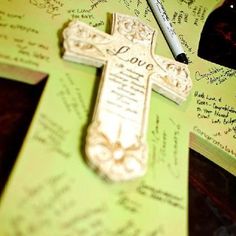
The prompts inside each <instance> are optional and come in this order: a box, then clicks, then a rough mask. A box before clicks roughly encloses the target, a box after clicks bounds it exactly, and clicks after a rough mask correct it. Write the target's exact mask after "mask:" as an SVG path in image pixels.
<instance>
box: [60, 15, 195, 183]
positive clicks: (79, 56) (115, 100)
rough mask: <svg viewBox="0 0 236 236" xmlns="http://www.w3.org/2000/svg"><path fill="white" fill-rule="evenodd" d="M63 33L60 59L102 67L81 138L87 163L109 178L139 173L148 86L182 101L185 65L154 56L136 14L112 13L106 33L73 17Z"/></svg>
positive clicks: (150, 33)
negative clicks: (98, 85)
mask: <svg viewBox="0 0 236 236" xmlns="http://www.w3.org/2000/svg"><path fill="white" fill-rule="evenodd" d="M63 37H64V48H65V52H64V55H63V58H64V59H66V60H70V61H74V62H79V63H84V64H88V65H92V66H95V67H101V66H104V68H103V73H102V78H101V82H100V87H99V91H98V96H97V102H96V106H95V110H94V115H93V120H92V122H91V124H90V126H89V129H88V133H87V138H86V147H85V150H86V155H87V159H88V162H89V163H90V165H91V166H92V167H93V168H95V169H96V170H97V171H98V172H99V173H100V174H101V175H103V176H105V177H107V178H108V179H110V180H112V181H124V180H129V179H133V178H136V177H138V176H142V175H143V174H144V173H145V171H146V169H147V159H148V155H147V144H146V141H145V139H146V138H145V136H146V128H147V116H148V112H149V107H150V96H151V88H152V89H154V90H155V91H157V92H158V93H160V94H162V95H164V96H166V97H168V98H170V99H171V100H173V101H175V102H176V103H181V102H182V101H184V100H185V99H186V97H187V95H188V94H189V92H190V89H191V86H192V83H191V79H190V76H189V70H188V67H187V65H185V64H182V63H179V62H176V61H174V60H171V59H167V58H164V57H161V56H157V55H154V46H155V44H156V32H155V31H154V30H153V29H152V28H150V27H149V26H147V25H146V24H144V23H142V22H140V21H139V20H138V19H137V18H136V17H131V16H126V15H122V14H116V13H115V14H113V24H112V33H111V35H109V34H107V33H104V32H101V31H99V30H97V29H95V28H93V27H91V26H89V25H87V24H84V23H82V22H80V21H72V22H71V23H70V24H69V26H68V27H67V28H66V29H65V30H64V32H63Z"/></svg>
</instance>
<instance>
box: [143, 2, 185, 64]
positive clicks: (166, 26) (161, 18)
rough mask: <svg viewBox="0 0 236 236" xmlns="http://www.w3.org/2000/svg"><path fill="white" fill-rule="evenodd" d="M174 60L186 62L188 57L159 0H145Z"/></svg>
mask: <svg viewBox="0 0 236 236" xmlns="http://www.w3.org/2000/svg"><path fill="white" fill-rule="evenodd" d="M147 1H148V3H149V6H150V7H151V10H152V12H153V15H154V16H155V18H156V20H157V23H158V24H159V26H160V28H161V30H162V32H163V34H164V36H165V38H166V41H167V43H168V45H169V47H170V49H171V51H172V53H173V55H174V57H175V60H176V61H179V62H182V63H185V64H188V58H187V56H186V54H185V52H184V50H183V48H182V45H181V43H180V41H179V38H178V36H177V35H176V33H175V30H174V28H173V26H172V24H171V22H170V21H169V17H168V16H167V14H166V11H165V9H164V7H163V5H162V3H161V1H160V0H147Z"/></svg>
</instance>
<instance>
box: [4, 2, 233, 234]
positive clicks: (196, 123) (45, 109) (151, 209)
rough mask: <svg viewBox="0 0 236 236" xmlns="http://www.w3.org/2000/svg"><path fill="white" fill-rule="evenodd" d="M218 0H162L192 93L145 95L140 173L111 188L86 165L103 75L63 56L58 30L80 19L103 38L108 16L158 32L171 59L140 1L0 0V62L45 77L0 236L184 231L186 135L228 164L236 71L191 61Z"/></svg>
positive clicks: (160, 49)
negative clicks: (145, 155)
mask: <svg viewBox="0 0 236 236" xmlns="http://www.w3.org/2000/svg"><path fill="white" fill-rule="evenodd" d="M218 3H219V1H211V2H209V1H208V2H206V1H204V0H194V1H182V0H178V1H177V0H175V1H172V2H171V3H167V1H163V4H164V6H165V7H166V10H167V13H168V15H169V18H170V19H171V21H172V23H173V25H174V27H175V29H176V32H177V34H178V35H179V37H180V40H181V43H182V44H183V46H184V49H185V51H186V52H187V54H188V56H189V61H190V65H189V69H190V73H191V77H192V78H193V83H194V84H193V91H192V94H191V97H190V98H189V99H188V100H187V101H186V102H185V103H184V104H183V105H180V106H177V105H176V104H174V103H173V102H171V101H169V100H167V99H166V98H164V97H162V96H161V95H159V94H156V93H152V96H151V105H150V114H149V120H148V132H147V136H148V146H149V161H148V172H147V174H146V175H145V176H144V177H142V178H139V179H137V180H135V181H130V182H128V183H119V184H111V183H107V182H105V181H104V180H102V179H101V178H98V177H97V175H96V174H95V173H94V172H93V171H91V170H90V168H88V166H87V164H86V162H85V161H84V157H85V156H84V155H85V154H84V137H85V131H86V128H87V125H88V123H89V121H90V120H91V113H92V110H93V108H94V104H95V96H96V94H97V87H98V86H97V85H98V82H99V81H98V79H99V77H100V73H101V71H100V70H96V69H95V68H90V67H88V66H83V65H78V64H73V63H70V62H66V61H64V60H62V58H61V55H62V53H63V52H62V45H61V43H62V31H63V29H64V28H65V27H66V25H67V24H68V22H69V21H70V20H72V19H79V20H81V21H83V22H85V23H87V24H89V25H91V26H93V27H96V28H97V29H99V30H101V31H105V32H106V31H108V25H109V14H110V13H112V12H113V11H114V10H115V11H117V12H120V13H122V14H128V15H133V16H138V17H140V19H142V20H143V21H144V22H146V23H148V24H149V25H150V26H152V27H153V28H155V29H157V31H158V32H159V34H158V36H157V45H158V47H156V54H158V55H161V56H165V57H169V58H172V55H171V53H170V50H169V48H168V46H167V43H166V42H165V40H164V37H163V36H162V34H161V32H160V30H159V28H158V25H157V23H156V22H155V20H154V18H153V16H152V14H151V12H150V9H149V7H148V6H147V3H146V1H144V0H142V1H140V0H138V1H133V0H132V1H131V0H118V1H114V0H112V1H100V0H99V1H98V0H87V1H81V2H80V3H79V4H78V1H76V0H71V1H65V0H47V1H46V0H21V1H19V0H2V3H1V9H0V45H1V46H0V62H1V63H4V64H9V65H14V66H19V67H21V68H24V67H25V68H29V69H32V70H35V71H40V72H43V73H45V74H48V80H47V84H46V86H45V90H44V91H43V95H42V98H41V100H40V102H39V105H38V108H37V110H36V114H35V116H34V118H33V121H32V124H31V126H30V129H29V132H28V134H27V136H26V138H25V141H24V144H23V147H22V149H21V151H20V153H19V156H18V159H17V162H16V164H15V167H14V169H13V171H12V174H11V176H10V179H9V182H8V183H7V186H6V189H5V191H4V193H3V195H2V197H1V205H0V235H1V236H15V235H21V236H26V235H37V236H39V235H45V236H47V235H49V236H51V235H61V236H76V235H80V236H83V235H84V236H94V235H102V236H104V235H122V236H123V235H124V236H126V235H127V236H128V235H140V236H143V235H144V236H149V235H155V236H159V235H168V236H169V235H181V236H183V235H187V233H188V230H187V229H188V226H187V221H188V220H187V211H188V206H187V202H188V201H187V197H188V192H187V188H188V170H187V167H188V146H189V133H190V131H191V132H192V134H193V135H194V136H193V139H192V140H193V142H192V143H191V145H193V146H194V147H197V146H198V145H199V144H201V143H202V144H204V143H205V144H209V145H211V146H212V150H213V149H214V150H217V148H219V149H220V150H222V156H223V157H225V158H230V160H231V161H233V160H235V158H236V156H235V95H236V94H235V89H234V88H235V79H234V78H235V72H234V71H233V70H230V69H228V68H223V67H220V66H218V65H216V64H213V63H210V62H207V61H205V60H203V59H200V58H199V57H197V55H196V52H197V48H198V41H199V40H198V39H199V38H200V34H201V29H202V27H203V25H204V22H205V20H206V18H207V15H208V14H209V13H210V11H212V9H213V8H214V7H216V5H217V4H218ZM189 32H191V34H190V33H189ZM0 73H1V72H0ZM5 75H6V74H5ZM9 77H11V73H10V71H9ZM226 91H227V93H226ZM199 140H200V141H199ZM206 146H207V145H206ZM209 155H210V154H209ZM217 160H219V162H218V164H221V165H222V166H224V162H222V161H220V160H222V159H220V158H218V159H217ZM235 166H236V165H235ZM230 171H231V172H232V173H236V169H235V167H234V168H232V169H230Z"/></svg>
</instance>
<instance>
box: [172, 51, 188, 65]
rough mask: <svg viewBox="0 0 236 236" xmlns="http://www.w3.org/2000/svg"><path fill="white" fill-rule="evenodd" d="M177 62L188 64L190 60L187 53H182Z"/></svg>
mask: <svg viewBox="0 0 236 236" xmlns="http://www.w3.org/2000/svg"><path fill="white" fill-rule="evenodd" d="M175 60H176V61H179V62H182V63H184V64H188V58H187V56H186V54H185V53H180V54H179V55H178V56H177V57H176V58H175Z"/></svg>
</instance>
